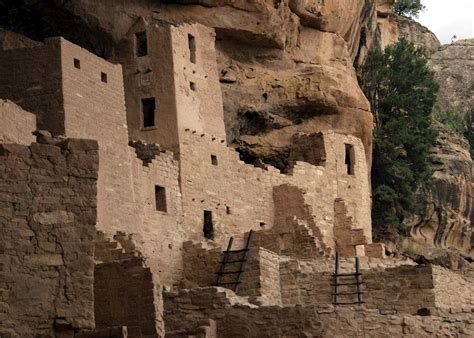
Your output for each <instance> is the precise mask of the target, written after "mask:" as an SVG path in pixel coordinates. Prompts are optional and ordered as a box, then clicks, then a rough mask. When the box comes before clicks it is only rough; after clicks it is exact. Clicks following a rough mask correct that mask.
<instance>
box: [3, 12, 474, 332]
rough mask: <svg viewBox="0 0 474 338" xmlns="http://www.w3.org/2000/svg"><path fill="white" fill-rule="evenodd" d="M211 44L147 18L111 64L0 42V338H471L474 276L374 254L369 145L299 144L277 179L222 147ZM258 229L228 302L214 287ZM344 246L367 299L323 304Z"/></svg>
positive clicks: (201, 33) (303, 139)
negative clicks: (148, 121) (228, 260)
mask: <svg viewBox="0 0 474 338" xmlns="http://www.w3.org/2000/svg"><path fill="white" fill-rule="evenodd" d="M215 37H216V33H215V32H214V30H213V29H211V28H209V27H206V26H203V25H200V24H195V23H191V24H187V23H186V24H184V23H180V24H169V23H166V22H162V21H156V20H152V19H150V18H140V19H139V20H138V21H137V22H136V23H135V24H134V25H132V26H131V27H130V28H129V29H128V32H127V33H126V34H125V36H124V37H123V39H122V40H121V42H120V43H119V45H118V48H117V49H116V50H115V52H114V53H113V55H114V56H113V60H114V61H116V62H119V63H121V64H113V63H110V62H108V61H106V60H103V59H100V58H98V57H97V56H95V55H93V54H91V53H90V52H88V51H86V50H84V49H82V48H80V47H78V46H75V45H74V44H72V43H70V42H68V41H66V40H64V39H63V38H50V39H46V40H45V42H44V43H36V42H29V41H28V40H27V39H23V38H21V39H20V37H15V36H14V35H8V40H5V41H7V42H8V43H4V44H3V45H2V44H0V118H1V119H2V123H1V124H0V235H1V241H0V259H1V260H0V337H8V338H9V337H12V338H13V337H15V338H16V337H76V338H80V337H111V336H114V337H115V336H116V337H127V336H128V337H137V338H144V337H147V338H148V337H150V338H151V337H164V336H167V337H195V336H196V337H267V336H268V337H288V336H317V337H342V336H355V337H358V336H364V337H392V336H412V337H425V336H426V337H427V336H431V335H432V334H435V333H436V334H438V333H439V334H440V335H446V336H460V337H468V336H469V334H470V332H473V331H474V327H473V325H474V319H473V314H472V309H473V308H474V290H473V284H472V280H473V278H472V271H471V270H469V271H467V272H461V273H455V272H452V271H449V270H446V269H444V268H441V267H438V266H432V265H418V264H416V263H415V262H414V261H412V260H411V259H408V258H406V257H386V255H385V248H384V246H383V245H382V244H380V243H372V228H371V195H370V182H369V170H370V168H369V167H368V164H367V157H366V154H367V151H368V149H366V147H364V144H363V142H362V141H361V139H359V138H357V137H355V136H352V135H347V134H344V133H338V132H336V131H334V130H331V129H324V130H322V131H320V132H317V133H297V134H295V135H293V136H292V145H291V146H289V147H288V149H287V150H288V160H289V169H288V172H285V173H283V172H280V170H278V169H276V168H274V167H272V166H269V165H265V164H263V163H262V164H261V165H259V166H254V165H250V164H247V163H245V162H244V161H242V160H241V158H240V155H239V153H238V152H237V151H236V150H235V149H233V148H231V147H229V145H228V144H227V141H226V130H225V126H224V110H223V103H222V102H223V101H222V93H221V89H220V84H219V72H218V68H217V62H216V57H217V56H216V51H215V47H214V45H215ZM138 39H145V40H144V41H145V42H146V44H147V49H146V51H139V50H138V47H139V45H138V43H139V41H138ZM0 40H1V39H0ZM15 41H16V42H15ZM0 42H1V41H0ZM142 42H143V41H142ZM142 54H143V55H142ZM122 68H123V71H122ZM4 100H5V101H4ZM147 100H152V101H153V102H154V104H155V107H154V111H151V110H147V111H146V112H145V110H146V109H145V108H147V107H144V102H152V101H147ZM150 107H151V106H149V107H148V108H147V109H150ZM145 113H146V114H151V113H152V114H154V115H153V120H154V123H155V125H148V126H147V125H145V123H144V119H145ZM148 117H149V116H148ZM33 132H34V135H37V136H38V137H37V139H36V142H35V138H34V136H33V134H32V133H33ZM250 231H252V233H253V239H252V241H251V243H250V252H249V254H248V257H247V261H246V262H245V265H244V272H243V274H242V278H241V280H240V282H241V283H240V285H239V290H238V292H234V291H232V290H230V289H231V288H229V289H226V288H222V287H215V286H213V285H214V283H215V280H216V272H217V270H218V269H219V265H220V262H221V261H222V260H223V256H224V255H223V251H224V250H225V248H226V247H227V244H228V242H229V239H230V238H231V237H233V239H234V246H233V247H232V249H240V248H242V247H243V243H245V240H246V239H247V238H248V236H249V234H250ZM336 252H339V253H340V255H341V260H340V264H339V268H340V272H342V273H350V272H354V269H355V267H354V265H355V261H356V259H355V257H358V258H359V261H360V267H361V271H362V275H363V277H362V278H363V282H364V285H363V287H362V290H363V300H364V302H365V303H364V305H363V306H358V307H342V306H333V305H332V303H333V292H334V285H333V277H332V274H333V273H334V269H335V261H334V255H335V253H336ZM234 266H235V265H234ZM233 278H234V277H233V276H232V274H229V275H228V276H226V277H225V278H224V280H225V281H232V280H233ZM341 290H342V291H349V289H348V288H342V289H341ZM345 299H347V300H348V301H350V300H353V299H354V297H353V296H352V295H346V296H345ZM422 315H423V316H422Z"/></svg>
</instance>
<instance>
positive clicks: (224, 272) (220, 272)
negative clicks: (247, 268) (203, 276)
mask: <svg viewBox="0 0 474 338" xmlns="http://www.w3.org/2000/svg"><path fill="white" fill-rule="evenodd" d="M242 272H243V271H242V270H238V271H219V272H217V274H218V275H232V274H235V273H242Z"/></svg>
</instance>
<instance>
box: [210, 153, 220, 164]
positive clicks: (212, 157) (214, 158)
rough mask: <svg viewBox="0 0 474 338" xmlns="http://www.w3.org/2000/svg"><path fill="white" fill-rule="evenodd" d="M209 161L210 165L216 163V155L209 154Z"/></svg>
mask: <svg viewBox="0 0 474 338" xmlns="http://www.w3.org/2000/svg"><path fill="white" fill-rule="evenodd" d="M211 163H212V165H218V162H217V156H216V155H211Z"/></svg>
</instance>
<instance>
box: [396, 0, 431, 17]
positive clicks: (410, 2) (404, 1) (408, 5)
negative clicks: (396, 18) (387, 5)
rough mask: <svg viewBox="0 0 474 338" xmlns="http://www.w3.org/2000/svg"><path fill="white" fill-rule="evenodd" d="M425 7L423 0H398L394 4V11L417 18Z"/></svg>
mask: <svg viewBox="0 0 474 338" xmlns="http://www.w3.org/2000/svg"><path fill="white" fill-rule="evenodd" d="M424 9H425V6H423V5H422V4H421V0H396V1H395V5H393V12H394V13H395V14H397V15H403V16H406V17H409V18H412V17H415V18H417V17H418V16H419V15H420V13H421V12H422V11H423V10H424Z"/></svg>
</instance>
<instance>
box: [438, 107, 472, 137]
mask: <svg viewBox="0 0 474 338" xmlns="http://www.w3.org/2000/svg"><path fill="white" fill-rule="evenodd" d="M468 115H469V114H468ZM433 118H434V119H435V120H436V121H438V122H439V123H441V124H442V125H443V127H444V128H446V129H449V130H453V131H455V132H457V133H458V134H464V133H465V132H466V131H467V126H468V119H467V116H466V118H465V117H464V116H463V115H462V114H461V113H459V112H457V111H454V110H452V109H448V110H444V111H439V112H436V113H434V114H433Z"/></svg>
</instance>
